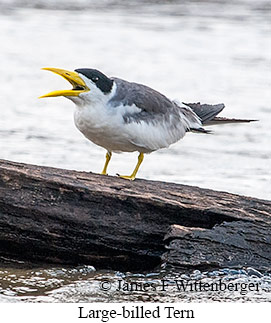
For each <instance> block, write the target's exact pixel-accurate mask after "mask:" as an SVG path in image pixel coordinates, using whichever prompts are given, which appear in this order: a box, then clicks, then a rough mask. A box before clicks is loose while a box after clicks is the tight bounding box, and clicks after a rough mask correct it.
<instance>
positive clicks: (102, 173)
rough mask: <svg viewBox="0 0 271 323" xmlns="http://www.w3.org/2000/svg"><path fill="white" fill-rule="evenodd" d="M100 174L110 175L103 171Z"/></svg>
mask: <svg viewBox="0 0 271 323" xmlns="http://www.w3.org/2000/svg"><path fill="white" fill-rule="evenodd" d="M100 175H108V174H107V173H104V172H101V173H100Z"/></svg>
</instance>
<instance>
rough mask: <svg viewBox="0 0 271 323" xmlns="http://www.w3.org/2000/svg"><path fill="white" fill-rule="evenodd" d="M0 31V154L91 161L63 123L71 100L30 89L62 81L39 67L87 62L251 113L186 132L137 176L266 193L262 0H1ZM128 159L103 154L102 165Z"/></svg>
mask: <svg viewBox="0 0 271 323" xmlns="http://www.w3.org/2000/svg"><path fill="white" fill-rule="evenodd" d="M0 30H1V32H0V40H1V50H0V73H1V89H0V93H1V107H0V113H1V117H0V158H2V159H9V160H13V161H18V162H26V163H33V164H38V165H48V166H54V167H61V168H68V169H76V170H85V171H93V172H100V171H101V169H102V166H103V163H104V155H105V151H104V150H103V149H102V148H100V147H98V146H95V145H94V144H92V143H90V142H89V141H87V140H86V139H85V138H84V137H83V136H82V134H81V133H80V132H79V131H78V130H77V129H76V128H75V126H74V123H73V110H74V106H73V103H72V102H70V101H69V100H67V99H65V98H48V99H42V100H39V99H38V97H39V96H40V95H42V94H45V93H47V92H49V91H52V90H57V89H63V88H69V84H68V83H67V82H66V81H65V80H63V79H61V78H60V77H57V76H56V75H54V74H52V73H48V72H46V71H41V70H40V68H41V67H59V68H64V69H70V70H74V69H76V68H80V67H91V68H97V69H99V70H101V71H102V72H104V73H105V74H107V75H108V76H117V77H120V78H124V79H127V80H129V81H135V82H139V83H143V84H146V85H148V86H150V87H152V88H154V89H156V90H158V91H160V92H162V93H163V94H165V95H167V96H168V97H169V98H171V99H177V100H179V101H184V102H198V101H200V102H202V103H220V102H223V103H225V105H226V108H225V110H224V111H223V112H222V114H221V115H222V116H227V117H236V118H251V119H258V120H260V121H259V122H255V123H251V124H245V125H224V126H221V127H212V130H214V131H215V133H214V134H213V135H198V134H188V135H187V136H186V137H185V138H184V139H183V140H181V141H180V142H178V143H177V144H175V145H172V146H171V147H170V149H165V150H161V151H158V152H155V153H153V154H151V155H148V156H146V158H145V161H144V163H143V164H142V167H141V169H140V171H139V173H138V177H141V178H146V179H152V180H163V181H171V182H176V183H183V184H189V185H196V186H201V187H206V188H211V189H217V190H223V191H229V192H234V193H239V194H243V195H250V196H255V197H259V198H264V199H270V198H271V163H270V159H271V132H270V124H271V110H270V109H271V106H270V102H271V95H270V93H271V91H270V83H271V37H270V35H271V33H270V1H267V0H257V1H250V0H234V1H233V0H227V1H226V0H225V1H224V0H216V1H211V0H209V1H208V0H202V1H200V0H190V1H189V0H187V1H178V0H172V1H151V0H149V1H143V0H141V1H133V0H132V1H124V0H119V1H117V0H93V1H87V0H79V1H70V0H58V1H50V0H49V1H48V0H32V1H30V0H29V1H26V0H1V1H0ZM136 161H137V154H115V155H113V158H112V161H111V163H110V165H109V169H108V170H109V174H112V175H115V174H116V173H122V174H125V173H127V174H129V173H130V172H131V171H132V170H133V168H134V166H135V163H136Z"/></svg>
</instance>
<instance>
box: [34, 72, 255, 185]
mask: <svg viewBox="0 0 271 323" xmlns="http://www.w3.org/2000/svg"><path fill="white" fill-rule="evenodd" d="M42 69H43V70H47V71H50V72H53V73H55V74H57V75H60V76H62V77H63V78H64V79H65V80H67V81H68V82H69V83H70V84H71V85H72V89H70V90H57V91H52V92H49V93H47V94H45V95H42V96H40V98H48V97H58V96H64V97H65V98H67V99H70V100H71V101H73V102H74V103H75V106H76V108H75V111H74V122H75V126H76V127H77V128H78V129H79V131H80V132H81V133H82V134H83V135H84V136H85V137H86V138H87V139H88V140H90V141H92V142H93V143H94V144H96V145H98V146H101V147H103V148H105V149H106V155H105V164H104V167H103V169H102V172H101V174H102V175H107V168H108V164H109V162H110V160H111V157H112V153H120V152H134V151H137V152H138V153H139V155H138V161H137V164H136V166H135V168H134V170H133V172H132V173H131V175H119V174H117V175H118V176H119V177H121V178H123V179H127V180H134V179H135V178H136V175H137V172H138V170H139V167H140V165H141V163H142V161H143V159H144V154H148V153H151V152H154V151H156V150H159V149H162V148H168V147H169V146H170V145H172V144H174V143H176V142H177V141H179V140H180V139H182V138H183V137H184V136H185V134H186V133H188V132H194V133H206V134H208V133H210V131H209V130H206V129H205V128H204V126H209V125H221V124H225V123H246V122H251V121H255V120H247V119H230V118H225V117H217V115H218V114H219V113H220V112H221V111H222V110H223V109H224V107H225V105H224V104H223V103H219V104H214V105H212V104H201V103H200V102H197V103H184V102H177V101H175V100H171V99H169V98H168V97H167V96H165V95H163V94H161V93H160V92H158V91H156V90H154V89H152V88H150V87H148V86H146V85H143V84H139V83H135V82H128V81H126V80H123V79H121V78H117V77H108V76H106V75H105V74H103V73H102V72H100V71H98V70H97V69H93V68H78V69H75V70H74V71H68V70H65V69H60V68H53V67H45V68H42Z"/></svg>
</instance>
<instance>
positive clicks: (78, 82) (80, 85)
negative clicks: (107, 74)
mask: <svg viewBox="0 0 271 323" xmlns="http://www.w3.org/2000/svg"><path fill="white" fill-rule="evenodd" d="M42 70H46V71H51V72H53V73H56V74H58V75H60V76H62V77H64V79H65V80H67V81H68V82H70V83H71V85H72V87H73V88H72V89H70V90H58V91H52V92H49V93H47V94H44V95H42V96H40V97H39V98H48V97H54V96H78V95H79V94H80V93H83V92H88V91H90V89H89V88H88V87H87V85H86V83H85V82H84V80H83V79H81V77H80V76H79V74H78V73H77V72H70V71H67V70H63V69H61V68H54V67H44V68H42Z"/></svg>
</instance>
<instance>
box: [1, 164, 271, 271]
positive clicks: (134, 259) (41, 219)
mask: <svg viewBox="0 0 271 323" xmlns="http://www.w3.org/2000/svg"><path fill="white" fill-rule="evenodd" d="M270 224H271V202H270V201H265V200H259V199H256V198H250V197H244V196H238V195H234V194H229V193H225V192H217V191H213V190H208V189H201V188H198V187H192V186H185V185H179V184H178V185H177V184H172V183H164V182H155V181H147V180H140V179H137V180H135V181H134V182H129V181H126V180H123V179H120V178H117V177H110V176H100V175H97V174H92V173H86V172H77V171H72V170H64V169H56V168H50V167H41V166H34V165H27V164H21V163H15V162H10V161H5V160H0V259H1V258H2V259H6V258H7V259H13V260H14V259H15V260H23V261H31V262H35V263H37V262H38V263H40V262H41V263H58V264H60V263H61V264H91V265H93V266H95V267H96V268H113V269H118V270H139V269H140V270H145V269H146V270H147V269H150V268H154V267H155V266H157V265H159V264H161V263H162V262H164V263H166V264H168V265H172V266H177V267H181V268H193V269H195V268H199V269H203V268H206V269H208V268H221V267H243V266H252V267H254V268H256V269H259V270H265V271H266V270H267V271H269V270H270V269H271V225H270Z"/></svg>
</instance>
